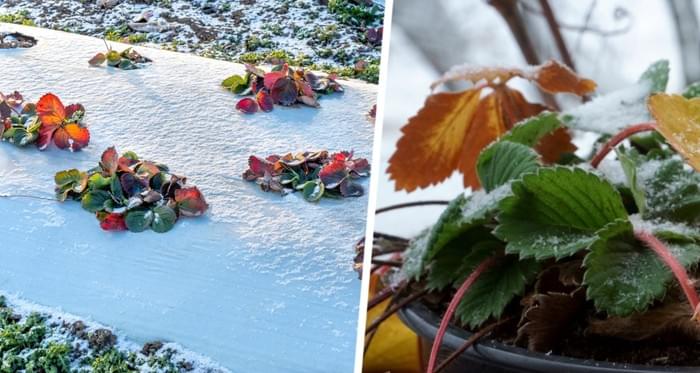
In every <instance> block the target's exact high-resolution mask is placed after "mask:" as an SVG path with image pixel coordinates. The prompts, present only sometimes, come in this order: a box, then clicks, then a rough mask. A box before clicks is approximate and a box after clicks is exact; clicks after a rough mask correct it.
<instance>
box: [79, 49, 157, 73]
mask: <svg viewBox="0 0 700 373" xmlns="http://www.w3.org/2000/svg"><path fill="white" fill-rule="evenodd" d="M105 45H106V46H107V52H106V53H102V52H100V53H97V54H96V55H94V56H93V57H92V58H91V59H90V60H88V64H90V66H102V65H103V64H104V63H105V62H106V63H107V66H111V67H116V68H118V69H122V70H134V69H139V68H141V67H143V66H144V64H146V63H149V62H152V61H151V59H150V58H147V57H144V56H142V55H141V54H140V53H138V52H137V51H136V50H135V49H134V48H132V47H129V48H126V49H124V50H123V51H121V52H118V51H115V50H114V49H112V47H111V46H109V45H107V43H106V42H105Z"/></svg>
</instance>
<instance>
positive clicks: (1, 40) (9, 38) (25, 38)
mask: <svg viewBox="0 0 700 373" xmlns="http://www.w3.org/2000/svg"><path fill="white" fill-rule="evenodd" d="M0 22H2V20H0ZM36 43H37V41H36V39H34V38H33V37H31V36H29V35H25V34H22V33H20V32H0V49H15V48H31V47H33V46H35V45H36Z"/></svg>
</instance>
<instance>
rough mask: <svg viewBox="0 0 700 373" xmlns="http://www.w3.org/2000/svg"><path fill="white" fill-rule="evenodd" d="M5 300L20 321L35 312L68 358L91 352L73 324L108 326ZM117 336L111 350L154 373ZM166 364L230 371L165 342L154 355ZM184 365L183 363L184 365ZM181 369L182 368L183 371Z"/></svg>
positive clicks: (75, 365)
mask: <svg viewBox="0 0 700 373" xmlns="http://www.w3.org/2000/svg"><path fill="white" fill-rule="evenodd" d="M0 299H5V300H6V303H7V306H8V307H10V308H11V309H12V312H13V314H15V315H19V316H21V317H22V318H23V319H24V318H26V317H28V316H30V315H31V314H33V313H38V314H40V315H41V316H42V317H44V318H45V325H47V326H48V328H49V330H48V333H47V338H46V340H47V341H52V342H56V343H61V344H68V345H70V346H72V347H73V353H72V354H71V358H74V357H75V355H78V356H81V357H83V358H84V357H87V356H85V355H88V352H91V351H93V352H94V349H92V348H91V347H90V345H89V343H88V341H87V340H85V339H84V338H83V339H81V338H79V337H78V336H76V335H75V333H73V332H72V330H71V327H72V326H73V325H74V323H82V325H84V327H85V328H84V330H83V331H84V332H85V334H86V335H89V334H90V333H93V332H95V331H96V330H99V329H107V330H109V328H108V327H106V326H105V325H102V324H100V323H98V322H95V321H91V320H85V319H83V318H81V317H78V316H76V315H72V314H69V313H65V312H62V311H60V310H58V309H55V308H51V307H46V306H41V305H37V304H34V303H31V302H28V301H26V300H24V299H21V298H18V297H16V296H9V297H8V296H6V295H2V298H0ZM115 337H117V340H116V344H115V345H114V348H115V349H117V350H118V351H120V352H123V353H124V354H125V355H126V354H129V353H134V354H136V356H137V357H138V360H140V361H143V362H144V364H143V365H142V366H139V367H138V369H139V370H140V371H144V372H156V371H158V370H157V368H154V367H149V366H148V365H147V361H148V357H147V356H145V355H143V354H142V353H141V351H142V345H140V344H137V343H134V342H133V341H129V340H127V339H125V338H122V337H121V336H119V335H115ZM168 355H169V356H170V357H167V358H165V360H166V361H169V362H171V363H173V364H174V365H176V366H177V364H178V363H187V365H190V366H191V368H192V370H193V371H194V372H206V373H226V372H228V371H229V370H227V369H226V368H223V367H221V366H220V365H218V364H217V363H215V362H213V361H211V359H209V358H208V357H205V356H202V355H200V354H198V353H196V352H192V351H188V350H186V349H184V348H183V347H182V346H180V345H179V344H177V343H164V344H163V345H162V347H161V348H159V349H158V351H157V352H156V353H155V354H154V358H155V357H164V356H168ZM183 365H184V364H183ZM71 369H74V370H75V371H76V372H77V371H81V372H82V371H85V370H86V369H87V367H85V366H84V365H81V364H80V361H77V360H75V361H72V363H71ZM183 370H184V369H183Z"/></svg>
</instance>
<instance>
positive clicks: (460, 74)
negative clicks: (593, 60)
mask: <svg viewBox="0 0 700 373" xmlns="http://www.w3.org/2000/svg"><path fill="white" fill-rule="evenodd" d="M515 77H520V78H523V79H527V80H530V81H532V82H533V83H535V84H537V85H538V86H539V87H540V88H542V89H543V90H544V91H547V92H550V93H562V92H566V93H574V94H577V95H579V96H583V95H587V94H589V93H591V92H593V91H594V90H595V88H596V84H595V82H594V81H592V80H590V79H586V78H581V77H580V76H578V75H576V73H575V72H573V71H572V70H571V69H569V68H568V67H567V66H565V65H562V64H561V63H559V62H557V61H555V60H550V61H547V62H545V63H543V64H542V65H538V66H530V67H528V68H518V67H484V66H473V65H462V66H456V67H454V68H452V69H451V70H450V71H448V72H447V73H445V74H444V75H443V76H442V77H441V78H440V79H439V80H437V81H436V82H434V83H433V84H432V86H431V88H432V89H435V87H437V86H438V85H440V84H444V83H447V82H451V81H455V80H466V81H470V82H472V83H474V84H476V83H478V82H480V81H486V82H487V83H488V84H492V83H498V84H505V83H506V82H508V81H509V80H510V79H512V78H515Z"/></svg>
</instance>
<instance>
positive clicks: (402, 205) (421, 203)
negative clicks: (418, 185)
mask: <svg viewBox="0 0 700 373" xmlns="http://www.w3.org/2000/svg"><path fill="white" fill-rule="evenodd" d="M449 203H450V201H416V202H406V203H399V204H397V205H391V206H386V207H382V208H380V209H377V211H375V214H377V215H379V214H383V213H385V212H388V211H392V210H398V209H403V208H406V207H416V206H428V205H447V204H449Z"/></svg>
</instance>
